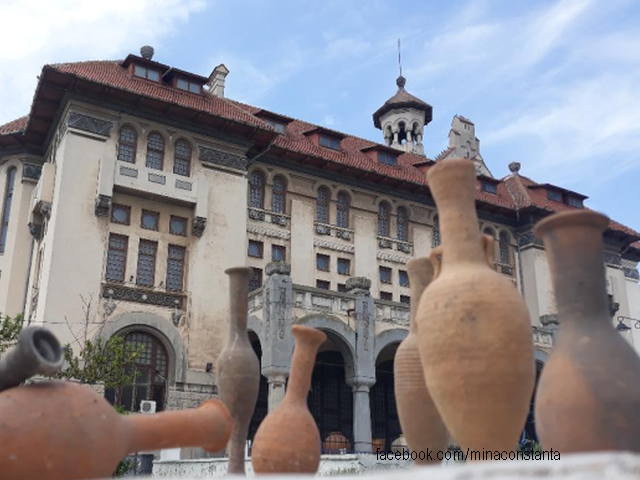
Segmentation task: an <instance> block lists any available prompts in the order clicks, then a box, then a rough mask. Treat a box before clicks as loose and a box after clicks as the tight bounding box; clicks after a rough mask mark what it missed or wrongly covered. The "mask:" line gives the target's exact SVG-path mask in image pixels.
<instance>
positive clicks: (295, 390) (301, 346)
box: [251, 325, 327, 473]
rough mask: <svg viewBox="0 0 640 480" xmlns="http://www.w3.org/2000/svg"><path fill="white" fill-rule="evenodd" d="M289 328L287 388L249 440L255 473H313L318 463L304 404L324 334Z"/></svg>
mask: <svg viewBox="0 0 640 480" xmlns="http://www.w3.org/2000/svg"><path fill="white" fill-rule="evenodd" d="M291 331H292V332H293V337H294V338H295V348H294V350H293V359H292V361H291V375H290V376H289V383H288V384H287V391H286V393H285V395H284V398H283V399H282V402H280V405H278V407H277V408H276V409H275V410H273V411H272V412H271V413H269V414H268V415H267V416H266V418H265V419H264V420H263V421H262V423H261V424H260V427H258V431H257V432H256V435H255V437H254V440H253V448H252V450H251V463H252V465H253V470H254V471H255V472H256V473H316V472H317V471H318V466H319V465H320V450H321V444H320V432H319V431H318V426H317V425H316V422H315V420H314V419H313V416H311V412H309V408H308V407H307V395H308V394H309V389H310V388H311V375H312V373H313V366H314V364H315V361H316V354H317V353H318V348H319V347H320V345H321V344H322V342H324V341H325V339H326V338H327V336H326V335H325V334H324V333H322V332H321V331H320V330H316V329H315V328H309V327H304V326H301V325H294V326H293V327H292V328H291Z"/></svg>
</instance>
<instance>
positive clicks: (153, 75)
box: [133, 65, 160, 82]
mask: <svg viewBox="0 0 640 480" xmlns="http://www.w3.org/2000/svg"><path fill="white" fill-rule="evenodd" d="M133 74H134V75H135V76H136V77H140V78H144V79H146V80H151V81H152V82H160V72H158V71H157V70H152V69H151V68H146V67H142V66H140V65H134V67H133Z"/></svg>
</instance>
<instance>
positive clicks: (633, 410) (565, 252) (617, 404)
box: [534, 210, 640, 453]
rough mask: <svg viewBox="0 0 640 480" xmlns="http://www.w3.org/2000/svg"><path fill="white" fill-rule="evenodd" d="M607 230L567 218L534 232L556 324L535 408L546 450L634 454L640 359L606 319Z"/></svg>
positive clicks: (601, 219)
mask: <svg viewBox="0 0 640 480" xmlns="http://www.w3.org/2000/svg"><path fill="white" fill-rule="evenodd" d="M608 223H609V219H608V218H607V217H605V216H604V215H601V214H599V213H595V212H591V211H587V210H580V211H569V212H563V213H559V214H556V215H552V216H550V217H547V218H545V219H544V220H542V221H541V222H539V223H538V224H537V225H536V227H535V230H534V233H535V235H536V236H538V237H541V238H542V239H543V240H544V246H545V249H546V251H547V259H548V261H549V266H550V269H551V278H552V281H553V287H554V290H555V297H556V304H557V307H558V317H559V321H560V328H559V332H558V335H557V337H556V339H555V342H554V347H553V351H552V352H551V356H550V357H549V360H548V361H547V364H546V365H545V367H544V369H543V370H542V375H541V377H540V383H539V385H538V390H537V393H536V401H535V415H536V417H535V418H536V431H537V433H538V436H539V437H540V441H541V443H542V446H543V447H544V448H545V450H546V449H549V448H553V449H554V450H558V451H560V452H562V453H565V452H567V453H568V452H587V451H604V450H631V451H636V452H640V414H639V412H640V359H639V358H638V356H637V354H636V353H635V352H634V350H633V348H632V347H631V346H629V344H628V343H627V342H626V341H625V340H624V339H623V338H622V337H621V336H620V334H619V333H618V332H617V331H616V330H615V328H614V327H613V324H612V320H611V317H610V315H609V308H608V298H607V289H606V278H605V266H604V260H603V240H602V233H603V232H604V230H605V229H606V227H607V225H608Z"/></svg>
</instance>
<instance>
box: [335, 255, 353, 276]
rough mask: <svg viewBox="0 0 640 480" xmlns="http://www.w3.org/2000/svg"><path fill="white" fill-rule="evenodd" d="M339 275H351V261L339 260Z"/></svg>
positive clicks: (346, 259)
mask: <svg viewBox="0 0 640 480" xmlns="http://www.w3.org/2000/svg"><path fill="white" fill-rule="evenodd" d="M338 273H339V274H340V275H349V274H350V273H351V260H349V259H348V258H339V259H338Z"/></svg>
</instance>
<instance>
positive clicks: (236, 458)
mask: <svg viewBox="0 0 640 480" xmlns="http://www.w3.org/2000/svg"><path fill="white" fill-rule="evenodd" d="M225 273H226V274H227V275H229V292H230V301H229V337H228V340H227V343H226V345H225V346H224V348H223V349H222V352H220V355H219V356H218V362H217V367H216V371H217V374H218V392H219V396H218V398H219V399H220V400H221V401H222V402H223V403H224V404H225V405H226V406H227V408H228V409H229V411H230V412H231V418H233V433H232V434H231V440H230V441H229V469H228V472H229V473H242V474H243V473H245V471H244V463H245V453H244V452H245V443H246V441H247V433H248V431H249V423H250V422H251V416H252V415H253V410H254V409H255V406H256V401H257V399H258V390H259V388H260V363H259V362H258V357H257V356H256V354H255V352H254V351H253V348H252V347H251V343H250V342H249V337H248V335H247V308H248V304H247V302H248V298H247V295H248V292H249V275H250V273H251V270H250V269H249V268H244V267H240V268H230V269H228V270H226V271H225Z"/></svg>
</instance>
